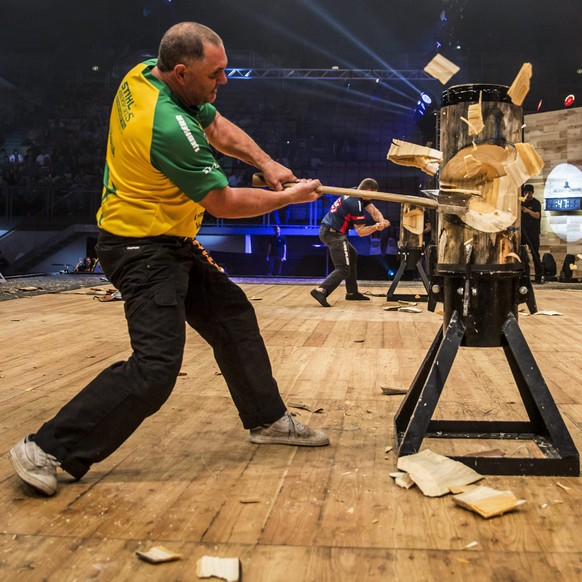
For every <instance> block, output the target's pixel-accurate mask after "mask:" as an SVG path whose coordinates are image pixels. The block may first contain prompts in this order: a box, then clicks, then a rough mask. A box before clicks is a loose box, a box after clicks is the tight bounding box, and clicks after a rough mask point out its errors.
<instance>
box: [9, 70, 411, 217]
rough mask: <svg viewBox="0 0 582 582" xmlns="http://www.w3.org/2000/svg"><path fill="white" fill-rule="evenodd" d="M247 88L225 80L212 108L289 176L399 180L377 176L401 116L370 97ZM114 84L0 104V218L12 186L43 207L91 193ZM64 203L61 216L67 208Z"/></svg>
mask: <svg viewBox="0 0 582 582" xmlns="http://www.w3.org/2000/svg"><path fill="white" fill-rule="evenodd" d="M232 83H233V84H234V83H236V81H233V82H232ZM254 86H255V87H257V90H255V92H253V90H252V88H250V85H248V87H249V88H250V90H248V95H247V96H246V97H243V98H242V99H241V98H240V93H241V91H240V87H239V86H237V87H236V91H233V93H232V94H233V95H234V94H237V95H238V96H239V97H238V98H237V99H234V98H232V99H231V98H230V97H229V91H228V89H229V87H228V86H227V87H225V88H224V89H223V92H221V95H220V96H219V100H218V102H217V106H218V108H219V110H220V111H221V112H222V113H223V114H224V115H225V116H227V117H229V118H230V119H232V120H233V121H234V122H235V123H237V124H238V125H239V126H240V127H242V128H243V129H245V130H246V131H247V132H248V133H249V134H250V135H251V136H252V137H253V138H254V139H255V140H256V141H257V142H258V143H259V144H261V146H262V147H263V148H264V149H265V150H266V151H268V152H269V153H270V154H271V155H272V156H273V157H274V158H275V159H277V160H278V161H280V162H281V163H283V164H284V165H286V166H288V167H291V168H292V169H293V170H294V172H295V173H296V175H298V176H300V177H311V178H319V179H320V180H321V181H322V183H325V184H327V185H339V186H346V187H349V186H353V185H354V184H356V183H359V181H360V180H361V178H362V176H374V177H375V178H376V179H377V180H378V181H379V182H380V184H381V186H384V187H385V188H387V187H390V188H391V189H394V188H398V184H394V183H391V184H386V183H385V182H386V180H385V179H384V176H387V175H388V169H387V168H388V164H387V162H386V152H387V149H388V145H389V140H390V139H391V137H395V136H398V137H404V136H403V135H402V134H403V132H405V131H408V129H409V128H406V127H403V126H402V120H400V121H399V120H398V119H394V118H393V116H390V115H388V114H386V113H382V111H381V109H380V108H379V107H377V106H374V105H373V104H372V105H370V103H368V104H364V103H363V104H362V107H357V106H354V103H353V101H350V100H347V101H343V100H342V98H340V97H337V98H336V99H335V101H330V98H329V95H328V96H327V97H325V98H323V97H321V96H319V97H317V96H314V95H310V94H309V93H305V94H303V95H302V94H301V93H297V94H294V95H293V94H291V93H290V92H289V91H281V90H279V91H278V92H267V91H265V88H264V87H263V88H260V86H259V85H254ZM114 90H115V89H112V88H111V87H109V88H103V89H100V90H99V89H97V90H96V89H95V87H90V88H83V87H80V88H77V89H75V90H72V89H59V90H58V91H56V90H55V91H54V92H53V93H47V94H46V95H44V96H43V97H42V98H41V99H37V100H36V101H30V102H25V101H22V102H19V104H18V106H16V107H12V108H8V107H3V108H0V216H1V215H2V213H3V211H5V207H6V203H5V204H4V207H3V204H2V201H3V199H4V200H6V198H7V195H8V193H9V192H10V191H12V193H13V192H14V191H15V189H16V190H17V191H18V202H19V204H21V205H23V206H26V207H31V206H32V207H35V208H38V207H39V206H42V204H41V203H42V200H41V198H42V197H43V196H44V195H45V193H46V192H47V191H51V192H52V193H53V194H56V195H57V197H58V196H59V195H64V194H67V193H70V192H71V191H75V190H77V191H82V192H92V193H95V194H97V200H98V193H100V191H101V184H102V173H103V164H104V157H105V149H106V140H107V128H108V122H109V114H110V108H111V102H112V98H113V93H114ZM399 123H400V124H401V125H400V126H398V124H399ZM219 161H220V163H221V165H222V167H223V168H224V170H225V172H226V174H227V176H228V177H229V183H230V184H231V186H239V185H250V184H251V178H252V174H253V172H255V171H256V170H255V169H254V168H251V167H249V166H247V165H245V164H243V163H241V162H240V161H238V160H234V159H232V158H228V157H224V156H223V157H219ZM391 172H392V174H393V175H397V172H398V170H396V171H395V170H394V166H393V167H392V169H391ZM382 173H384V175H382ZM75 204H77V203H75ZM70 206H71V205H70V204H69V205H68V207H67V208H66V209H65V214H71V212H74V211H75V208H71V207H70ZM17 210H18V208H17V209H16V211H17ZM325 210H326V209H325V208H322V209H321V212H325ZM29 214H30V213H29ZM281 222H283V220H282V221H281Z"/></svg>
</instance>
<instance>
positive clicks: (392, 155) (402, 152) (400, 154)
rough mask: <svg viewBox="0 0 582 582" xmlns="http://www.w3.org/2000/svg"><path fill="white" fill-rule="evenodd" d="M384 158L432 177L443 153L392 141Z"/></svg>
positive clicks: (396, 140) (400, 141)
mask: <svg viewBox="0 0 582 582" xmlns="http://www.w3.org/2000/svg"><path fill="white" fill-rule="evenodd" d="M386 158H387V159H388V160H390V161H391V162H394V163H395V164H398V165H400V166H412V167H414V168H419V169H421V170H422V171H423V172H425V173H427V174H430V175H431V176H434V175H435V174H436V173H437V172H438V170H439V164H440V163H441V162H442V160H443V153H442V152H440V151H439V150H435V149H433V148H429V147H426V146H419V145H417V144H414V143H410V142H407V141H402V140H400V139H394V140H392V144H391V145H390V149H389V150H388V155H387V156H386Z"/></svg>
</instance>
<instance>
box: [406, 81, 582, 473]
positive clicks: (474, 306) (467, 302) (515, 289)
mask: <svg viewBox="0 0 582 582" xmlns="http://www.w3.org/2000/svg"><path fill="white" fill-rule="evenodd" d="M479 95H481V97H482V100H483V114H484V121H485V128H484V130H483V133H484V134H485V136H482V135H480V136H479V137H480V138H482V139H484V140H487V143H496V144H498V145H499V146H501V147H505V146H507V145H511V142H512V141H513V142H516V141H519V137H520V131H519V128H521V125H522V113H521V109H520V108H518V107H517V106H515V105H513V104H512V103H511V101H510V99H509V98H508V97H507V87H501V86H497V85H479V86H475V85H462V86H457V87H452V88H450V89H448V90H447V91H445V92H444V94H443V106H442V109H441V149H442V151H443V155H444V160H445V161H446V160H449V159H450V158H451V157H453V156H454V155H455V154H456V153H457V152H460V153H461V155H463V153H464V148H465V146H466V145H467V146H468V147H474V146H471V144H472V141H473V140H474V139H475V138H474V137H469V136H468V135H467V133H466V129H464V128H465V127H466V125H465V124H463V123H462V122H461V123H457V121H460V120H459V117H460V116H463V117H465V118H467V106H468V104H470V103H476V102H478V100H479ZM488 119H490V120H491V123H488ZM447 131H448V134H447V133H446V132H447ZM503 132H505V134H503ZM444 169H446V166H445V168H444ZM444 169H443V172H444ZM517 196H518V194H517V192H516V198H517ZM516 202H517V201H516ZM515 212H516V219H517V223H516V224H517V226H516V225H515V224H514V225H512V226H511V227H510V228H508V229H507V230H506V231H504V232H498V233H493V234H491V233H483V232H479V231H476V230H475V229H471V228H469V227H467V225H466V224H464V223H463V220H462V217H459V216H446V215H441V216H439V242H438V260H437V264H436V266H435V271H434V276H433V277H432V278H431V283H430V285H431V286H430V293H431V297H432V300H433V302H436V301H440V302H442V303H443V306H444V322H443V326H442V328H441V329H440V330H439V332H438V333H437V335H436V337H435V339H434V341H433V343H432V345H431V347H430V349H429V350H428V353H427V355H426V356H425V358H424V361H423V363H422V365H421V367H420V369H419V370H418V372H417V374H416V377H415V378H414V380H413V382H412V385H411V387H410V389H409V391H408V393H407V395H406V397H405V399H404V401H403V402H402V404H401V406H400V408H399V410H398V412H397V413H396V417H395V437H396V445H397V451H398V456H405V455H411V454H414V453H417V452H418V451H419V450H420V447H421V444H422V441H423V440H424V439H425V438H446V439H453V438H462V439H489V440H514V441H515V440H530V441H532V442H534V443H535V444H536V445H537V446H538V448H539V450H540V451H541V455H540V457H536V458H531V457H528V458H522V457H505V456H503V457H502V456H497V457H480V456H462V457H455V456H451V458H453V459H455V460H457V461H461V462H462V463H464V464H466V465H468V466H470V467H472V468H474V469H475V470H477V471H478V472H480V473H483V474H493V475H570V476H577V475H579V474H580V460H579V454H578V451H577V449H576V447H575V445H574V442H573V440H572V438H571V436H570V434H569V432H568V429H567V427H566V425H565V423H564V421H563V419H562V417H561V415H560V412H559V410H558V408H557V406H556V404H555V402H554V400H553V398H552V395H551V393H550V391H549V389H548V387H547V385H546V383H545V381H544V379H543V377H542V374H541V372H540V369H539V367H538V365H537V363H536V361H535V359H534V357H533V355H532V353H531V350H530V349H529V347H528V345H527V342H526V340H525V338H524V336H523V334H522V333H521V330H520V328H519V325H518V323H517V311H518V309H517V308H518V305H519V304H520V303H527V305H528V307H529V309H530V311H531V312H532V313H534V312H535V311H536V306H535V299H534V297H533V289H532V287H531V283H530V281H529V272H528V269H525V268H524V267H522V264H523V263H520V262H519V261H517V260H515V261H513V260H511V261H507V254H508V253H511V254H512V255H515V254H519V253H520V252H522V248H521V244H520V242H521V241H520V236H519V205H518V204H517V203H516V207H515ZM504 257H505V258H504ZM462 346H465V347H471V348H487V347H502V348H503V351H504V353H505V356H506V358H507V361H508V363H509V367H510V370H511V372H512V374H513V378H514V380H515V383H516V386H517V389H518V391H519V394H520V395H521V398H522V401H523V404H524V407H525V410H526V412H527V415H528V417H529V420H528V421H515V420H508V421H483V420H432V416H433V414H434V411H435V408H436V406H437V403H438V400H439V398H440V396H441V393H442V391H443V388H444V385H445V383H446V380H447V377H448V375H449V372H450V370H451V367H452V365H453V362H454V359H455V357H456V355H457V352H458V350H459V348H460V347H462Z"/></svg>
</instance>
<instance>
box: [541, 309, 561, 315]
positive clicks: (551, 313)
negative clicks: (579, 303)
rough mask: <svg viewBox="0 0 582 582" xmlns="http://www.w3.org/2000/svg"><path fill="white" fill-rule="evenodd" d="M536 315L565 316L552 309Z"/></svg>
mask: <svg viewBox="0 0 582 582" xmlns="http://www.w3.org/2000/svg"><path fill="white" fill-rule="evenodd" d="M534 315H564V314H563V313H560V312H559V311H552V310H551V309H545V310H544V311H536V312H535V313H534Z"/></svg>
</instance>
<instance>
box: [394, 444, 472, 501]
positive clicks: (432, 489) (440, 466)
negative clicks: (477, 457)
mask: <svg viewBox="0 0 582 582" xmlns="http://www.w3.org/2000/svg"><path fill="white" fill-rule="evenodd" d="M398 469H399V470H401V471H406V472H407V473H409V474H410V477H411V479H412V480H413V481H414V482H415V483H416V484H417V485H418V487H419V488H420V490H421V491H422V492H423V494H424V495H426V496H427V497H440V496H441V495H446V494H447V493H449V492H450V491H449V488H450V487H453V486H461V485H469V484H471V483H475V482H476V481H479V479H482V478H483V477H482V475H479V473H477V471H474V470H473V469H471V468H470V467H467V466H466V465H464V464H463V463H460V462H459V461H453V460H452V459H449V458H448V457H445V456H443V455H439V454H437V453H435V452H433V451H431V450H430V449H425V450H424V451H421V452H420V453H416V454H414V455H407V456H405V457H400V458H399V459H398Z"/></svg>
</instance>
